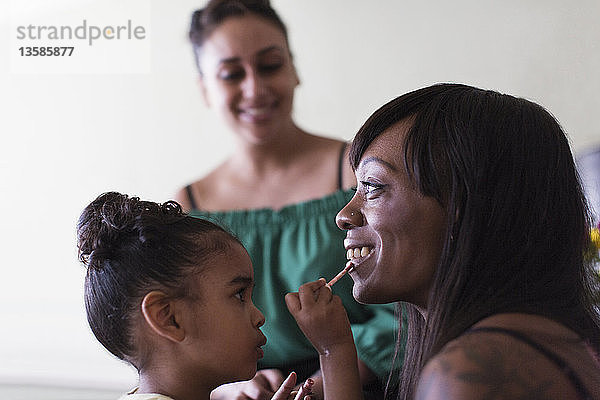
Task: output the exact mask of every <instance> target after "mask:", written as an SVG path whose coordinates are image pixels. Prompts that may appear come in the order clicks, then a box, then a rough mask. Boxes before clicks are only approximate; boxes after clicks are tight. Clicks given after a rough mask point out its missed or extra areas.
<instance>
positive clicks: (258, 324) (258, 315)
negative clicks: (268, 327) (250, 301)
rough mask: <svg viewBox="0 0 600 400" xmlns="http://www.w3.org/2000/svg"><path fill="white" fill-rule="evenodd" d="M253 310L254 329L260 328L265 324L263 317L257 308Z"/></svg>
mask: <svg viewBox="0 0 600 400" xmlns="http://www.w3.org/2000/svg"><path fill="white" fill-rule="evenodd" d="M254 310H255V316H254V321H255V324H256V327H257V328H260V327H261V326H263V325H264V324H265V316H264V314H263V313H262V312H261V311H260V310H259V309H258V307H256V306H254Z"/></svg>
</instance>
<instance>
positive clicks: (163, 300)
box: [77, 192, 307, 400]
mask: <svg viewBox="0 0 600 400" xmlns="http://www.w3.org/2000/svg"><path fill="white" fill-rule="evenodd" d="M77 236H78V248H79V258H80V260H81V261H82V262H83V263H84V264H85V265H86V266H87V274H86V278H85V305H86V311H87V317H88V322H89V324H90V327H91V329H92V331H93V333H94V335H95V336H96V338H97V339H98V340H99V341H100V343H102V345H104V347H106V348H107V349H108V350H109V351H110V352H111V353H112V354H114V355H115V356H116V357H118V358H119V359H122V360H125V361H127V362H129V363H130V364H132V365H133V366H134V367H135V368H136V369H137V370H138V373H139V386H138V387H137V388H136V389H135V390H133V391H132V392H131V393H129V394H127V395H125V396H123V397H122V399H137V400H142V399H161V400H168V399H172V400H192V399H194V400H196V399H203V400H204V399H209V398H210V392H211V391H212V390H213V389H214V388H216V387H217V386H219V385H222V384H224V383H228V382H233V381H238V380H246V379H250V378H252V377H253V376H254V374H255V373H256V363H257V361H258V360H259V359H260V358H261V357H263V350H262V347H263V346H264V345H265V343H266V341H267V339H266V338H265V336H264V335H263V334H262V332H261V330H260V327H261V326H262V325H263V324H264V323H265V317H264V316H263V314H262V313H261V312H260V310H258V309H257V308H256V307H255V306H254V304H253V302H252V289H253V286H254V272H253V269H252V264H251V262H250V258H249V257H248V254H247V253H246V250H245V249H244V247H243V246H242V245H241V244H240V242H239V241H238V240H237V239H235V238H234V237H233V236H231V235H230V234H229V233H227V232H226V231H224V230H223V229H222V228H220V227H218V226H216V225H214V224H212V223H210V222H208V221H205V220H202V219H198V218H193V217H190V216H188V215H186V214H184V213H182V210H181V207H180V206H179V204H177V203H176V202H172V201H170V202H166V203H164V204H157V203H153V202H148V201H141V200H140V199H139V198H137V197H128V196H127V195H123V194H119V193H114V192H112V193H105V194H102V195H101V196H99V197H98V198H97V199H96V200H94V201H93V202H92V203H91V204H90V205H88V206H87V207H86V208H85V210H84V211H83V213H82V215H81V217H80V219H79V223H78V227H77ZM295 380H296V376H295V374H294V373H291V374H290V375H289V376H288V378H287V379H286V380H285V381H284V382H283V383H282V385H281V387H280V388H279V390H277V388H273V392H275V390H277V392H275V393H274V396H273V400H282V399H288V398H293V396H295V398H297V399H300V398H302V396H304V395H306V394H307V393H306V390H305V389H306V388H307V385H305V387H303V390H301V391H300V392H302V393H297V394H296V393H292V390H293V388H294V385H295ZM271 394H273V393H271Z"/></svg>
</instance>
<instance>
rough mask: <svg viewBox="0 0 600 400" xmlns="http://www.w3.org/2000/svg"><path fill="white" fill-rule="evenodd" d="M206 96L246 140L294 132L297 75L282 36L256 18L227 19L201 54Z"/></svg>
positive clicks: (266, 138) (213, 34)
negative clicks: (291, 130)
mask: <svg viewBox="0 0 600 400" xmlns="http://www.w3.org/2000/svg"><path fill="white" fill-rule="evenodd" d="M199 64H200V70H201V71H202V77H201V79H200V82H201V87H202V93H203V95H204V99H205V101H206V103H207V105H208V106H209V107H212V108H214V109H215V110H216V111H217V112H218V113H219V114H220V115H221V117H222V118H223V119H224V120H225V121H226V122H227V124H228V125H229V127H230V128H231V129H232V130H233V131H234V132H236V133H238V134H239V135H240V137H241V138H242V139H243V140H246V141H248V142H250V143H254V144H260V143H263V142H265V141H269V140H271V139H272V138H273V137H274V136H275V135H277V134H279V135H280V134H282V133H283V132H286V131H289V127H291V126H292V125H293V122H292V102H293V98H294V89H295V88H296V86H297V85H298V76H297V75H296V70H295V68H294V65H293V63H292V59H291V55H290V51H289V49H288V45H287V42H286V40H285V36H284V35H283V32H281V30H279V28H277V27H276V26H275V25H274V24H273V23H271V22H269V21H267V20H265V19H263V18H261V17H258V16H254V15H247V16H242V17H230V18H227V19H226V20H225V21H224V22H223V23H222V24H221V25H220V26H219V27H218V28H217V29H216V30H215V31H214V32H213V33H212V34H211V35H210V36H209V37H208V39H207V40H206V41H205V42H204V44H203V46H202V48H201V49H200V54H199Z"/></svg>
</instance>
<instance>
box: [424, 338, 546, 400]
mask: <svg viewBox="0 0 600 400" xmlns="http://www.w3.org/2000/svg"><path fill="white" fill-rule="evenodd" d="M532 354H534V355H530V354H529V353H528V354H527V358H526V359H524V358H523V354H522V353H519V352H518V350H513V351H511V350H509V349H508V348H507V345H506V343H501V341H500V340H498V339H497V338H493V337H483V336H482V335H478V336H477V338H469V337H462V338H461V339H460V341H456V342H452V343H450V344H448V345H447V346H446V347H445V348H444V349H443V350H442V351H441V352H440V353H439V354H438V356H436V357H435V358H434V359H433V360H432V364H431V366H430V368H427V373H426V374H424V376H422V377H421V381H420V384H419V390H418V393H417V399H418V400H424V399H427V398H429V395H430V394H432V393H434V392H439V391H440V389H442V388H443V387H447V388H452V387H454V386H455V387H460V386H463V385H465V386H466V387H469V388H470V389H468V392H470V393H473V394H475V393H477V396H476V398H481V399H485V400H493V399H498V400H499V399H517V400H519V399H523V400H524V399H528V400H537V399H540V400H542V399H548V398H549V397H550V396H549V394H550V392H551V390H552V387H553V385H554V381H553V380H552V379H551V377H547V376H544V375H543V374H542V373H540V371H538V370H536V369H535V368H534V366H535V365H536V363H535V362H531V361H532V358H531V357H534V358H535V357H538V355H535V353H532ZM465 386H463V387H465Z"/></svg>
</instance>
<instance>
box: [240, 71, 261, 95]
mask: <svg viewBox="0 0 600 400" xmlns="http://www.w3.org/2000/svg"><path fill="white" fill-rule="evenodd" d="M264 89H265V81H264V78H263V77H261V76H260V75H259V74H258V73H257V72H256V71H254V70H250V71H248V72H247V73H246V77H245V79H244V80H243V82H242V93H243V94H244V97H246V98H253V97H257V96H260V95H261V94H262V93H263V92H264Z"/></svg>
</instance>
